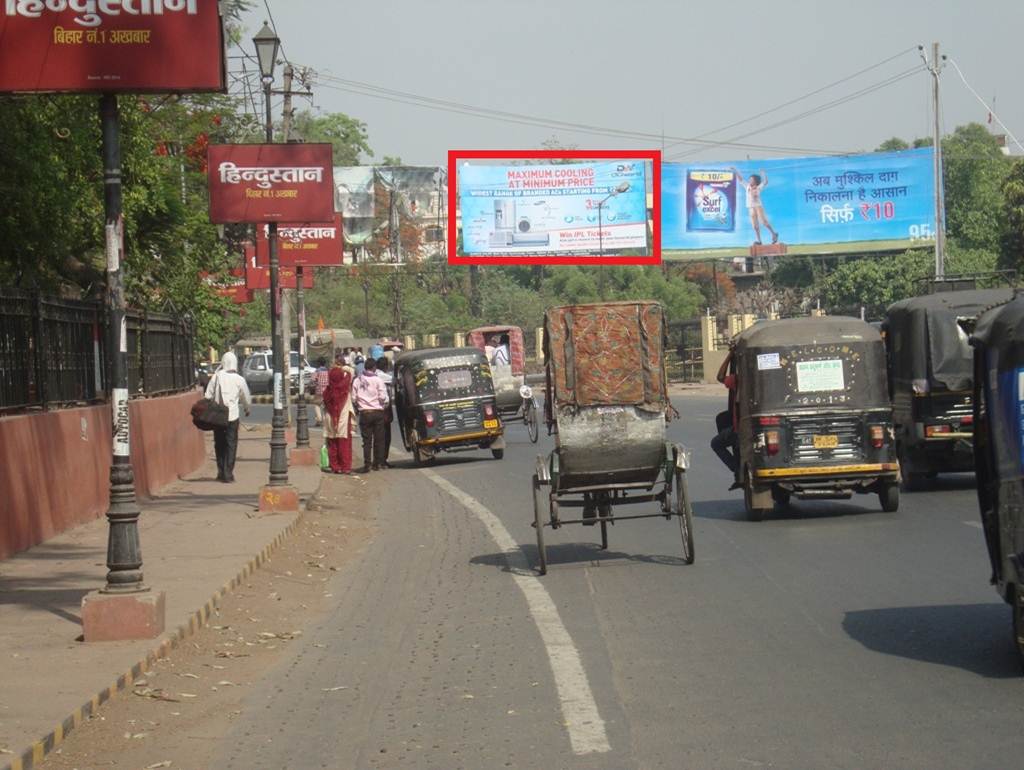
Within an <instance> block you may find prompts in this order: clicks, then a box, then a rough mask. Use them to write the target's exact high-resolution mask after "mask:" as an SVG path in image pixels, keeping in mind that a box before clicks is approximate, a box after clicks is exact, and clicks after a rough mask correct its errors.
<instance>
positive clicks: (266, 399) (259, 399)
mask: <svg viewBox="0 0 1024 770" xmlns="http://www.w3.org/2000/svg"><path fill="white" fill-rule="evenodd" d="M252 402H253V403H254V404H272V403H274V397H273V396H271V395H266V396H257V395H253V396H252Z"/></svg>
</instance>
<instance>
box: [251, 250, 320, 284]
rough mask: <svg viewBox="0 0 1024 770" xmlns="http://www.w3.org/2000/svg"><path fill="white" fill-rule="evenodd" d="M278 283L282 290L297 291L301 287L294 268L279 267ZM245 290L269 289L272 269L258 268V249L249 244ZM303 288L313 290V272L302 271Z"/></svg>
mask: <svg viewBox="0 0 1024 770" xmlns="http://www.w3.org/2000/svg"><path fill="white" fill-rule="evenodd" d="M277 283H278V287H279V288H281V289H296V288H298V286H299V279H298V274H297V273H296V272H295V268H294V267H279V268H278V269H277ZM245 288H247V289H269V288H270V268H269V267H257V266H256V247H255V246H253V245H251V244H249V245H247V246H246V247H245ZM302 288H304V289H312V288H313V271H312V270H303V271H302Z"/></svg>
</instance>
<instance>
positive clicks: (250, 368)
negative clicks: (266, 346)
mask: <svg viewBox="0 0 1024 770" xmlns="http://www.w3.org/2000/svg"><path fill="white" fill-rule="evenodd" d="M288 358H289V361H288V364H289V366H288V384H289V385H290V387H291V391H292V392H293V393H295V392H298V388H299V354H298V352H296V351H294V350H293V351H291V353H290V354H289V356H288ZM304 363H305V370H304V372H303V378H302V381H303V383H304V384H305V385H308V384H309V383H310V382H312V380H313V367H311V366H310V365H309V362H308V361H305V362H304ZM242 377H243V379H245V383H246V384H247V385H248V386H249V390H250V392H252V393H271V394H272V393H273V392H274V366H273V354H272V353H271V351H269V350H259V351H257V352H255V353H252V354H251V355H250V356H249V357H248V358H246V359H245V363H244V364H242Z"/></svg>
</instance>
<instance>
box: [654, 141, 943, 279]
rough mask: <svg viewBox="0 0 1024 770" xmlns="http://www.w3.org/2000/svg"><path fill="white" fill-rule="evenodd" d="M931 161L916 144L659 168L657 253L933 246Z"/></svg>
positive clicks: (681, 254) (740, 253) (697, 256)
mask: <svg viewBox="0 0 1024 770" xmlns="http://www.w3.org/2000/svg"><path fill="white" fill-rule="evenodd" d="M932 162H933V155H932V150H931V148H930V147H925V148H921V149H916V150H904V151H901V152H875V153H867V154H863V155H843V156H832V157H807V158H773V159H771V160H760V161H758V160H754V161H749V160H748V161H737V162H735V163H729V162H723V163H700V164H696V163H695V164H681V163H666V164H664V166H663V171H662V185H661V194H662V239H663V240H662V243H663V245H664V248H665V252H666V255H665V256H666V258H667V259H673V258H674V259H687V258H692V259H707V258H708V257H740V256H749V255H752V254H753V253H755V252H759V253H769V254H773V255H783V254H831V253H836V254H842V253H850V252H853V253H864V252H867V251H890V250H900V249H905V248H908V247H910V246H913V245H920V244H921V243H922V242H929V241H932V240H933V239H934V238H935V183H934V176H933V171H932ZM753 247H760V248H753ZM752 249H753V250H752Z"/></svg>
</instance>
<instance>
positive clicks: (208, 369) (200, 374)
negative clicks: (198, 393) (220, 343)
mask: <svg viewBox="0 0 1024 770" xmlns="http://www.w3.org/2000/svg"><path fill="white" fill-rule="evenodd" d="M215 371H217V364H214V363H211V362H210V361H202V362H200V363H198V364H196V383H198V385H199V387H200V388H205V387H206V386H207V384H209V382H210V378H211V377H212V376H213V373H214V372H215Z"/></svg>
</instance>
